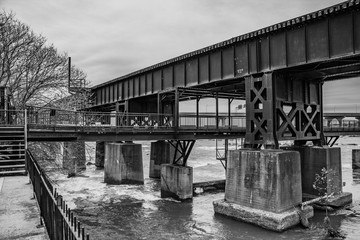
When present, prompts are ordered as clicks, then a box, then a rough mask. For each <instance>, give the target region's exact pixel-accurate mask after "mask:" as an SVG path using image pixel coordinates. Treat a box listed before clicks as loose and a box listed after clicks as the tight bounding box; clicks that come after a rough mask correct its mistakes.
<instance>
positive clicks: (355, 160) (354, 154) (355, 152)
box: [352, 149, 360, 169]
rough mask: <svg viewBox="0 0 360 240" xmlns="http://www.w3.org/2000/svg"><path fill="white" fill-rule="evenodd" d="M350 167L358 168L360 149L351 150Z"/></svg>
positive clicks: (359, 166) (359, 165) (359, 164)
mask: <svg viewBox="0 0 360 240" xmlns="http://www.w3.org/2000/svg"><path fill="white" fill-rule="evenodd" d="M352 168H353V169H360V149H353V150H352Z"/></svg>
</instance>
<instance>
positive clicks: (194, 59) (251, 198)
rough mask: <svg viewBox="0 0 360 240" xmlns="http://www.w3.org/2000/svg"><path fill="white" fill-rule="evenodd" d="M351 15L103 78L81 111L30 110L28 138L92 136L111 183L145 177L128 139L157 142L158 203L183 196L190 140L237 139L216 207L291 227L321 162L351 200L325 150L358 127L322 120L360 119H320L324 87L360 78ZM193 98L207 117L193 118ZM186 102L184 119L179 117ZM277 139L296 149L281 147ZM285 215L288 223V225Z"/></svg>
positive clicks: (359, 43)
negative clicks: (268, 216) (242, 105)
mask: <svg viewBox="0 0 360 240" xmlns="http://www.w3.org/2000/svg"><path fill="white" fill-rule="evenodd" d="M359 10H360V1H359V0H352V1H346V2H343V3H341V4H337V5H335V6H331V7H328V8H325V9H321V10H319V11H315V12H312V13H309V14H306V15H303V16H300V17H296V18H294V19H290V20H288V21H284V22H281V23H278V24H275V25H272V26H269V27H266V28H262V29H259V30H257V31H254V32H250V33H247V34H244V35H240V36H237V37H234V38H231V39H229V40H226V41H223V42H220V43H217V44H214V45H211V46H208V47H205V48H203V49H199V50H197V51H193V52H190V53H187V54H184V55H182V56H179V57H176V58H173V59H170V60H167V61H164V62H161V63H159V64H156V65H153V66H150V67H148V68H145V69H142V70H139V71H136V72H133V73H131V74H128V75H125V76H122V77H119V78H116V79H113V80H111V81H107V82H104V83H102V84H100V85H97V86H95V87H93V88H92V89H91V91H92V93H93V96H94V104H93V105H92V106H91V107H90V108H88V109H84V111H81V112H70V111H64V110H44V109H42V110H37V109H31V110H28V111H27V112H26V116H25V117H24V119H26V121H27V124H26V128H27V129H26V132H27V140H29V141H41V140H45V139H46V140H54V141H98V147H99V149H102V151H103V152H104V155H105V182H108V183H129V182H143V181H144V180H143V175H142V159H141V154H140V155H139V151H141V146H139V145H138V144H134V143H132V142H131V141H135V140H159V141H158V142H156V143H154V144H152V154H151V158H152V159H151V162H152V163H151V166H152V167H153V173H152V174H154V175H153V176H156V177H160V176H161V181H162V196H173V197H176V198H179V199H187V198H191V197H192V168H190V167H187V166H186V161H187V159H188V156H189V154H190V153H191V149H192V147H193V145H194V143H195V141H196V140H197V139H204V138H211V139H213V138H218V139H225V138H227V139H229V138H239V137H243V138H245V141H244V146H243V147H244V148H243V149H241V150H237V151H230V152H229V158H228V163H227V175H226V190H225V199H224V200H221V201H215V202H214V209H215V211H216V212H218V213H221V214H225V215H230V216H232V217H236V218H239V219H242V220H245V221H252V220H248V219H246V217H245V216H246V214H247V213H249V212H256V213H254V214H255V215H256V216H255V217H254V218H253V219H256V220H255V223H256V224H259V225H261V226H263V227H267V228H271V229H273V230H277V231H281V230H284V229H285V228H287V227H289V226H290V225H294V224H297V223H298V222H299V218H298V217H294V216H297V215H296V214H297V213H296V211H295V210H293V209H294V207H295V206H297V205H299V204H301V202H302V199H303V198H304V196H310V197H313V196H314V195H316V193H315V192H314V189H312V184H313V180H314V178H315V174H316V173H318V172H319V171H320V170H321V168H323V167H324V168H326V169H331V170H332V171H333V172H334V176H332V180H333V182H334V183H333V184H331V185H330V184H329V185H328V186H327V193H335V195H336V196H337V198H336V199H335V200H334V201H333V203H334V204H335V205H336V204H338V206H339V205H341V204H344V203H348V202H351V194H347V193H343V192H342V179H341V158H340V148H334V147H328V146H326V145H327V144H329V145H333V144H334V140H335V141H336V139H337V137H338V136H339V135H341V134H347V133H349V132H351V133H352V134H358V133H359V123H358V121H354V123H353V124H347V125H346V126H343V125H341V124H340V125H338V126H332V125H331V122H330V121H327V119H330V118H336V119H338V120H339V123H342V122H343V117H344V116H345V117H346V116H350V115H351V117H357V118H359V114H348V115H346V114H343V115H341V116H340V115H334V114H333V115H331V114H328V115H327V116H326V114H324V113H323V91H322V89H323V85H324V84H326V82H328V81H333V80H341V81H345V80H346V79H347V78H353V77H358V76H359V73H360V61H359V60H360V11H359ZM70 85H71V81H70ZM205 99H207V100H205ZM209 99H211V100H209ZM202 101H211V103H212V104H211V105H212V107H213V109H214V110H213V111H212V112H211V113H209V112H208V111H206V112H204V111H202V110H201V108H200V103H201V102H202ZM237 101H238V102H239V101H245V102H246V112H245V114H240V113H235V112H233V111H231V109H232V108H233V107H234V104H235V103H236V102H237ZM190 103H191V104H193V105H194V109H195V110H194V111H193V112H190V113H189V112H184V111H182V110H181V106H183V105H189V104H190ZM224 103H225V104H224ZM181 104H182V105H181ZM224 106H225V107H224ZM349 129H351V130H349ZM327 138H328V139H327ZM164 140H166V141H164ZM119 141H122V143H119ZM282 141H292V142H293V143H294V145H293V146H291V147H287V148H286V149H285V150H284V149H283V148H280V146H281V142H282ZM104 142H106V143H104ZM309 142H311V144H310V145H309ZM74 151H75V150H74ZM160 165H161V167H160ZM264 169H267V170H266V171H264ZM125 172H126V173H125ZM339 202H341V203H339ZM258 210H259V211H258ZM294 211H295V212H294ZM304 211H305V214H307V215H308V217H310V216H312V214H313V212H312V209H311V207H305V210H304ZM264 212H265V213H266V212H271V213H272V214H273V216H275V217H274V219H273V220H274V221H275V219H276V222H277V223H276V224H274V226H270V227H269V226H267V225H266V224H265V223H263V222H262V221H260V220H259V219H262V218H261V216H263V214H264ZM285 215H286V216H287V217H289V216H290V217H292V218H293V219H294V220H292V221H290V222H291V223H287V224H289V225H286V224H285V225H284V224H283V223H284V221H285V218H284V217H283V216H285ZM286 221H287V220H286ZM288 222H289V221H288Z"/></svg>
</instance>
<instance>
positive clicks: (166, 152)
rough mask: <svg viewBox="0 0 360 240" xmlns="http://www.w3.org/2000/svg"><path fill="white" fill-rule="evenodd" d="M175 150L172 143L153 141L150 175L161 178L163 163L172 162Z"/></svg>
mask: <svg viewBox="0 0 360 240" xmlns="http://www.w3.org/2000/svg"><path fill="white" fill-rule="evenodd" d="M174 150H175V149H174V148H173V147H172V146H171V144H170V143H168V142H165V141H157V142H152V143H151V151H150V167H149V177H151V178H160V175H161V164H169V163H170V161H171V159H172V158H173V154H174Z"/></svg>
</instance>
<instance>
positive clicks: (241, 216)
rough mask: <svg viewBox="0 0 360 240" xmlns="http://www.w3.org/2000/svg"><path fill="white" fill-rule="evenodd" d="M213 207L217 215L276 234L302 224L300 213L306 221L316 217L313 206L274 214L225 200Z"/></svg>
mask: <svg viewBox="0 0 360 240" xmlns="http://www.w3.org/2000/svg"><path fill="white" fill-rule="evenodd" d="M213 205H214V211H215V213H218V214H222V215H225V216H228V217H231V218H234V219H236V220H240V221H244V222H248V223H252V224H255V225H258V226H260V227H263V228H265V229H269V230H272V231H276V232H281V231H284V230H286V229H288V228H290V227H292V226H295V225H298V224H299V223H301V218H300V215H299V212H300V211H302V212H303V214H304V215H305V218H306V219H308V218H311V217H313V216H314V210H313V208H312V207H311V206H305V207H304V209H303V210H300V208H299V207H294V208H292V209H290V210H287V211H284V212H281V213H274V212H269V211H265V210H261V209H255V208H252V207H246V206H241V205H239V204H235V203H230V202H227V201H226V200H224V199H221V200H217V201H214V202H213Z"/></svg>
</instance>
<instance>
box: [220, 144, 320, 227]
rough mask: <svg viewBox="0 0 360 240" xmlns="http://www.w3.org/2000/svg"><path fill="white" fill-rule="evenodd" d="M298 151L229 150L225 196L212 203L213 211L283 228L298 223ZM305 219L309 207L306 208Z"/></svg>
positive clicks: (307, 216) (309, 210) (311, 213)
mask: <svg viewBox="0 0 360 240" xmlns="http://www.w3.org/2000/svg"><path fill="white" fill-rule="evenodd" d="M300 168H301V167H300V154H299V153H298V152H296V151H283V150H249V149H240V150H232V151H229V159H228V163H227V170H226V186H225V199H224V200H219V201H215V202H213V205H214V211H215V212H216V213H220V214H223V215H227V216H230V217H233V218H235V219H238V220H242V221H246V222H249V223H253V224H256V225H259V226H261V227H263V228H266V229H270V230H273V231H283V230H285V229H287V228H289V227H292V226H294V225H297V224H298V223H300V220H301V219H300V217H299V214H298V209H297V206H299V204H300V203H301V202H302V201H301V200H302V199H301V197H302V192H301V171H300ZM305 209H306V210H305V211H306V220H307V218H309V217H312V216H313V208H312V207H306V208H305Z"/></svg>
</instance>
